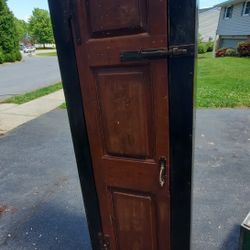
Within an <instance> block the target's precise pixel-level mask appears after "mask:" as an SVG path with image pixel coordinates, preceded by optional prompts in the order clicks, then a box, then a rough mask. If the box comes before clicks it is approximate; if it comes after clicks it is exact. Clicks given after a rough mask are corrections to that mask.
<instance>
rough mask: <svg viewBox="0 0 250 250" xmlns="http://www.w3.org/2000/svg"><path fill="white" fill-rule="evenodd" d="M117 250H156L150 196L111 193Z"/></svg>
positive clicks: (154, 217)
mask: <svg viewBox="0 0 250 250" xmlns="http://www.w3.org/2000/svg"><path fill="white" fill-rule="evenodd" d="M112 199H113V208H114V218H113V219H114V221H115V224H116V227H117V228H116V238H117V245H118V249H119V250H128V249H130V250H139V249H143V250H157V235H156V232H157V229H156V225H155V222H156V221H157V220H156V211H155V210H156V209H155V203H154V201H153V199H152V197H151V196H150V195H147V194H132V193H128V192H125V191H112Z"/></svg>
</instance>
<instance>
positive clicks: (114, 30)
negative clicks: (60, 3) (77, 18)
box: [87, 0, 147, 37]
mask: <svg viewBox="0 0 250 250" xmlns="http://www.w3.org/2000/svg"><path fill="white" fill-rule="evenodd" d="M87 5H88V7H89V8H88V12H89V13H88V15H89V26H90V30H91V33H92V34H91V36H92V37H107V36H117V35H118V36H119V35H126V34H134V33H140V32H143V31H145V29H146V19H147V13H146V0H126V1H124V0H116V1H113V0H91V1H87Z"/></svg>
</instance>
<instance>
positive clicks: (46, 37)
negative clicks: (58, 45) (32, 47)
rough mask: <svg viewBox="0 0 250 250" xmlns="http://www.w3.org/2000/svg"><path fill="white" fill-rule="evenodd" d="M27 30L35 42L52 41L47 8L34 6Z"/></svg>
mask: <svg viewBox="0 0 250 250" xmlns="http://www.w3.org/2000/svg"><path fill="white" fill-rule="evenodd" d="M29 32H30V35H31V37H32V40H33V41H35V42H37V43H42V44H45V43H54V36H53V31H52V25H51V20H50V16H49V12H48V11H47V10H43V9H39V8H35V9H34V10H33V12H32V16H31V17H30V19H29Z"/></svg>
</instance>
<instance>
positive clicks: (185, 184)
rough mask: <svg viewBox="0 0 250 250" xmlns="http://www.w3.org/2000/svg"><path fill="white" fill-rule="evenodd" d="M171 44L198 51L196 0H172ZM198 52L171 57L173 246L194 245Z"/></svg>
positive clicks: (170, 6) (169, 66) (187, 247)
mask: <svg viewBox="0 0 250 250" xmlns="http://www.w3.org/2000/svg"><path fill="white" fill-rule="evenodd" d="M168 13H169V23H168V28H169V34H168V37H169V40H168V43H169V44H168V45H169V46H178V45H179V46H180V45H186V44H192V45H193V46H194V50H195V51H196V39H197V38H196V36H197V31H196V29H197V24H196V23H197V18H196V17H197V2H196V0H169V2H168ZM195 65H196V55H193V56H190V57H185V58H184V57H182V58H181V57H180V58H170V59H169V65H168V70H169V112H170V145H171V146H170V175H171V178H170V179H171V180H170V181H171V183H170V188H171V249H172V250H183V249H185V250H188V249H190V248H191V246H190V244H191V208H192V166H193V146H194V145H193V125H194V122H193V121H194V108H195V98H194V97H195V78H196V70H195Z"/></svg>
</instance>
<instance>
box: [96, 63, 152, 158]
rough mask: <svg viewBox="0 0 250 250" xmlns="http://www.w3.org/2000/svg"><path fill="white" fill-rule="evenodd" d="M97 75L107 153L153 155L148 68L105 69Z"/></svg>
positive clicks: (133, 155)
mask: <svg viewBox="0 0 250 250" xmlns="http://www.w3.org/2000/svg"><path fill="white" fill-rule="evenodd" d="M96 77H97V91H98V97H99V109H100V113H101V127H102V130H103V145H104V151H105V154H108V155H112V156H125V157H130V158H140V159H146V158H151V157H152V151H153V150H152V147H153V142H152V139H151V138H152V136H151V134H153V133H152V131H150V127H152V123H153V121H152V112H151V110H152V102H151V94H150V93H151V90H150V78H149V74H148V68H147V67H137V68H129V67H128V68H126V67H125V68H112V69H106V70H103V69H102V70H100V71H97V72H96ZM149 119H150V121H151V124H150V123H149Z"/></svg>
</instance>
